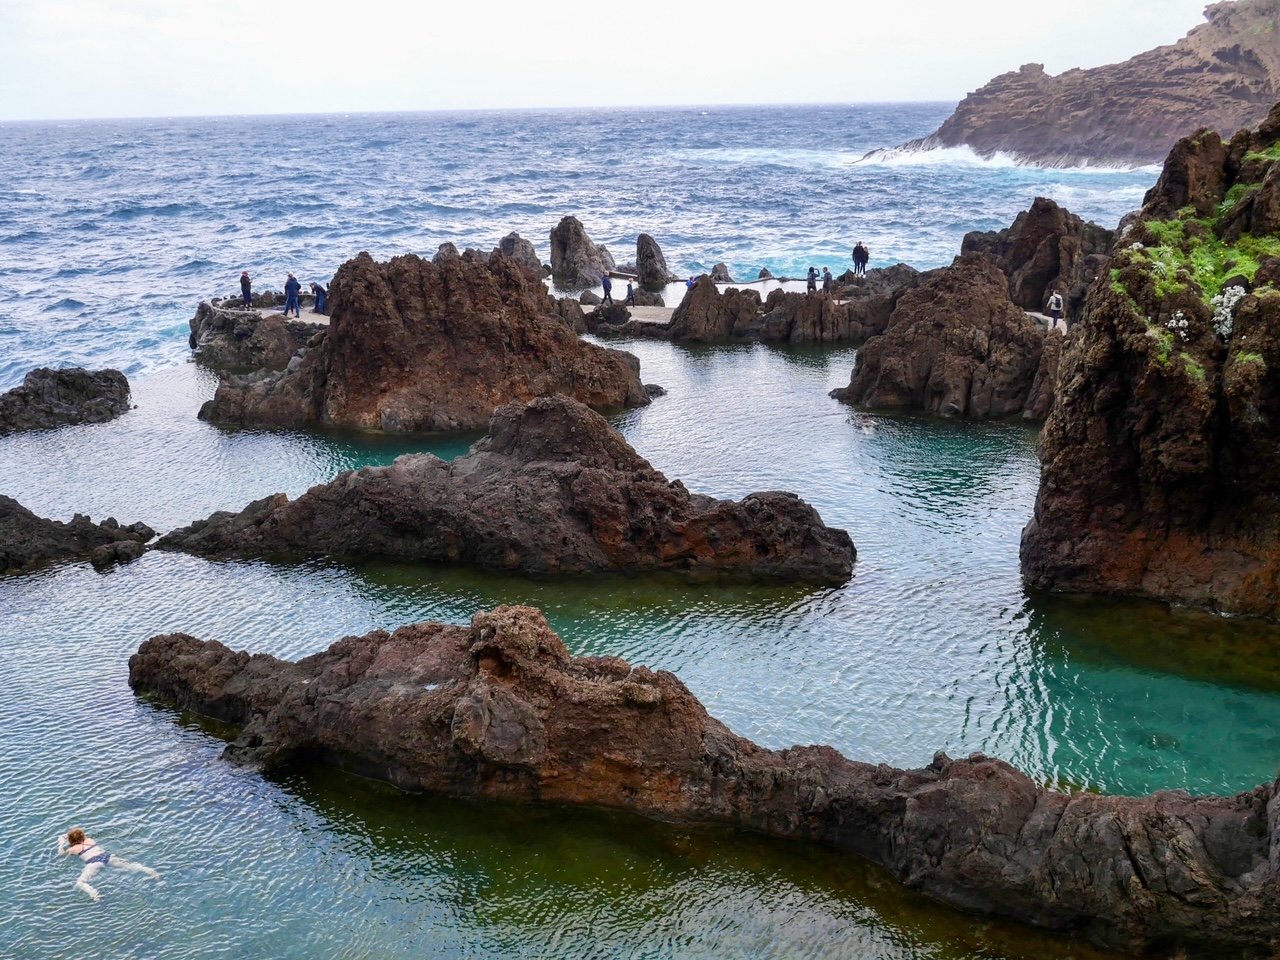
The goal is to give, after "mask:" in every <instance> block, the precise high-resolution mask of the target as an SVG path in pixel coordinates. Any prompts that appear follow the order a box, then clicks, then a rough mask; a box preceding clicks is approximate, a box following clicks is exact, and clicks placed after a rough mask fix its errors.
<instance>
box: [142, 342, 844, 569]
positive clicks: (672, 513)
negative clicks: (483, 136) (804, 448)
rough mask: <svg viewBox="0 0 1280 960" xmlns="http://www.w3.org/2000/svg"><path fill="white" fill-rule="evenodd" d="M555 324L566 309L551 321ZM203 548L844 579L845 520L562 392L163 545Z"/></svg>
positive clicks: (225, 516) (212, 521)
mask: <svg viewBox="0 0 1280 960" xmlns="http://www.w3.org/2000/svg"><path fill="white" fill-rule="evenodd" d="M557 322H558V321H557ZM158 546H159V547H161V548H164V549H173V550H185V551H188V552H190V553H197V554H202V555H237V556H239V555H261V554H279V553H303V554H310V555H318V554H323V555H339V556H365V557H368V556H379V557H399V558H408V559H416V560H436V561H449V562H461V563H471V564H476V565H477V566H482V567H488V568H491V569H496V570H513V571H520V572H522V573H529V574H550V573H585V572H589V571H637V570H673V571H682V572H695V573H697V572H711V571H728V572H736V573H740V574H748V575H757V576H767V577H777V578H785V579H807V580H821V581H843V580H847V579H848V578H849V576H850V574H851V572H852V569H853V561H854V558H855V556H856V552H855V551H854V548H853V542H852V541H851V540H850V539H849V535H848V534H847V533H845V532H844V531H843V530H833V529H829V528H828V527H826V526H825V525H824V524H823V522H822V519H821V517H819V516H818V513H817V511H816V510H814V509H813V508H812V507H810V506H809V505H808V504H806V503H805V502H804V501H803V500H801V499H800V498H799V497H797V496H795V495H794V494H790V493H753V494H749V495H747V496H746V497H744V498H743V499H742V500H740V501H737V502H735V501H731V500H715V499H713V498H711V497H705V496H699V495H696V494H690V493H689V492H688V491H687V490H685V488H684V486H683V484H681V483H680V482H679V481H678V480H677V481H671V482H668V481H667V478H666V477H664V476H663V475H662V474H661V473H659V472H658V471H656V470H654V469H653V467H651V466H650V465H649V463H648V461H646V460H645V459H644V458H642V457H641V456H640V455H639V454H637V453H636V452H635V450H633V449H632V448H631V446H630V445H629V444H628V443H627V441H626V440H625V439H624V438H623V436H622V434H620V433H618V432H617V431H616V430H614V429H613V428H612V427H610V426H609V424H608V421H606V420H605V419H604V418H603V417H601V416H600V415H599V414H597V413H594V412H593V411H591V410H589V409H588V408H586V407H585V406H583V405H582V404H580V403H577V402H576V401H574V400H570V399H569V398H567V397H562V396H555V397H544V398H541V399H539V400H535V401H534V402H533V403H531V404H528V405H527V406H522V405H519V404H512V405H510V406H506V407H503V408H502V409H500V410H498V412H497V413H495V414H494V417H493V422H492V424H491V426H490V429H489V435H488V436H487V437H485V438H484V439H482V440H480V441H479V442H477V443H476V444H475V446H473V447H472V449H471V453H470V454H469V455H468V456H466V457H462V458H460V459H458V460H455V461H454V462H453V463H451V464H450V463H446V462H445V461H443V460H441V459H439V458H438V457H434V456H432V455H430V454H409V455H405V456H402V457H400V458H398V459H397V460H396V461H395V463H394V464H392V465H391V466H389V467H365V468H363V469H361V470H356V471H348V472H346V473H342V474H339V475H338V476H337V477H336V478H335V479H334V480H333V481H331V482H330V483H328V484H325V485H324V486H317V487H313V488H312V489H311V490H309V491H307V493H305V494H303V495H302V496H301V497H299V498H298V499H297V500H295V501H290V500H289V499H288V498H287V497H286V496H285V495H284V494H276V495H275V496H274V497H268V498H266V499H263V500H258V501H256V502H255V503H251V504H250V505H249V506H247V507H246V508H245V509H244V510H243V511H241V512H240V513H238V514H232V513H225V512H223V513H215V514H214V515H213V516H211V517H210V518H209V519H207V520H202V521H198V522H196V523H194V524H192V525H191V526H190V527H186V528H183V529H180V530H175V531H173V532H171V533H169V534H168V535H167V536H165V537H164V538H162V539H161V540H160V542H159V544H158Z"/></svg>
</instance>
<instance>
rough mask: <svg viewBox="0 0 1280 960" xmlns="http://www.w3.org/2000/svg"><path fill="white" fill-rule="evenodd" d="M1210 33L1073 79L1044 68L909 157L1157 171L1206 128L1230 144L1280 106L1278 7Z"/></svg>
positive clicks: (980, 98)
mask: <svg viewBox="0 0 1280 960" xmlns="http://www.w3.org/2000/svg"><path fill="white" fill-rule="evenodd" d="M1205 16H1206V17H1207V18H1208V21H1209V22H1208V23H1206V24H1202V25H1201V26H1198V27H1196V28H1195V29H1194V30H1192V31H1191V32H1190V33H1188V34H1187V36H1186V37H1185V38H1183V39H1182V40H1180V41H1178V43H1176V44H1173V45H1171V46H1164V47H1157V48H1155V49H1154V50H1148V51H1147V52H1145V53H1141V54H1138V56H1136V57H1133V58H1132V59H1129V60H1126V61H1124V62H1123V63H1115V64H1108V65H1106V66H1102V67H1096V68H1094V69H1091V70H1068V71H1066V72H1065V73H1062V74H1059V75H1058V76H1056V77H1051V76H1049V75H1048V74H1046V73H1045V71H1044V67H1043V66H1042V65H1040V64H1038V63H1029V64H1026V65H1025V66H1023V67H1022V68H1021V69H1019V70H1018V71H1016V72H1013V73H1006V74H1003V75H1001V76H999V77H996V78H995V79H994V80H992V81H991V82H990V83H988V84H987V85H986V86H984V87H983V88H982V89H981V90H978V91H976V92H974V93H971V94H969V96H968V97H966V98H965V99H964V100H963V101H962V102H961V104H960V105H959V106H958V107H957V108H956V111H955V113H954V114H952V116H951V117H950V118H949V119H948V120H947V121H946V122H945V123H943V125H942V126H941V127H939V128H938V130H937V132H935V133H933V134H931V135H930V136H928V137H926V138H924V139H923V140H918V141H913V142H912V143H911V144H908V145H907V146H908V147H917V148H920V147H922V148H926V149H928V148H934V147H955V146H960V145H962V144H963V145H968V146H970V147H972V148H973V149H974V150H975V151H976V152H977V153H979V154H980V155H981V156H984V157H990V156H993V155H994V154H996V153H1006V154H1010V155H1013V156H1016V157H1020V158H1022V159H1026V160H1033V161H1036V162H1038V163H1043V164H1050V165H1067V166H1070V165H1076V164H1080V163H1088V162H1093V163H1098V162H1121V163H1153V162H1159V161H1161V160H1163V159H1164V158H1165V155H1166V154H1168V152H1169V150H1170V148H1171V147H1173V145H1174V144H1175V143H1176V142H1177V141H1178V139H1179V138H1180V137H1184V136H1186V135H1188V134H1190V133H1191V132H1192V131H1194V130H1196V129H1198V128H1200V127H1208V128H1209V129H1211V130H1216V131H1218V132H1220V133H1221V134H1223V135H1224V136H1230V135H1231V134H1232V133H1234V132H1235V131H1236V130H1239V129H1240V128H1242V127H1249V126H1253V125H1255V124H1257V123H1258V122H1259V121H1260V120H1262V118H1263V117H1265V116H1266V115H1267V112H1268V111H1269V110H1270V109H1271V106H1272V104H1274V103H1275V102H1276V100H1277V99H1280V32H1277V30H1276V22H1277V17H1278V16H1280V2H1277V0H1239V2H1235V3H1230V2H1223V3H1214V4H1211V5H1209V7H1207V8H1206V10H1205Z"/></svg>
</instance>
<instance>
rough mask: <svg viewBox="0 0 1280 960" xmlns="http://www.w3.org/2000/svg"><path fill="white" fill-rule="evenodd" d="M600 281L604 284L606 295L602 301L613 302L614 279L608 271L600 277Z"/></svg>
mask: <svg viewBox="0 0 1280 960" xmlns="http://www.w3.org/2000/svg"><path fill="white" fill-rule="evenodd" d="M600 282H601V283H602V284H603V285H604V296H603V297H602V298H601V300H600V302H601V303H602V304H603V303H613V280H612V279H610V277H609V274H608V272H606V273H605V275H604V276H603V277H601V278H600Z"/></svg>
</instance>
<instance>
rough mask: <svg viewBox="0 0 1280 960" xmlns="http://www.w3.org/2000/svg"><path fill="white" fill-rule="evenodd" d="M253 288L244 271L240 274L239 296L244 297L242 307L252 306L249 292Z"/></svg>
mask: <svg viewBox="0 0 1280 960" xmlns="http://www.w3.org/2000/svg"><path fill="white" fill-rule="evenodd" d="M252 288H253V281H252V280H250V279H249V271H248V270H246V271H244V273H242V274H240V296H242V297H244V305H245V306H246V307H252V306H253V297H252V296H250V294H249V291H250V290H251V289H252Z"/></svg>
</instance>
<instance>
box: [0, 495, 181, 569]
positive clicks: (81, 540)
mask: <svg viewBox="0 0 1280 960" xmlns="http://www.w3.org/2000/svg"><path fill="white" fill-rule="evenodd" d="M155 535H156V534H155V531H154V530H152V529H151V528H150V527H148V526H147V525H146V524H145V523H133V524H130V525H129V526H127V527H124V526H121V525H120V524H119V523H117V522H116V520H115V518H113V517H110V518H108V519H106V520H103V521H102V522H101V523H94V522H93V521H92V520H90V519H89V518H88V517H86V516H83V515H81V514H78V513H77V514H76V515H75V516H74V517H73V518H72V519H71V521H70V522H69V523H63V522H62V521H60V520H46V519H45V518H44V517H38V516H36V515H35V514H34V513H32V512H31V511H30V510H28V509H27V508H26V507H24V506H23V505H22V504H20V503H18V501H17V500H14V499H12V498H10V497H6V496H0V574H6V573H17V572H19V571H22V570H31V569H33V568H35V567H38V566H41V565H43V564H46V563H53V562H55V561H58V560H74V559H76V558H78V557H85V556H87V557H89V558H90V559H91V560H92V561H93V564H94V566H99V567H102V566H107V565H108V564H112V563H118V562H124V561H128V560H134V559H136V558H138V557H140V556H142V554H143V552H144V551H145V549H146V548H145V546H144V544H145V543H146V542H147V541H148V540H150V539H151V538H152V537H154V536H155Z"/></svg>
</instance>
